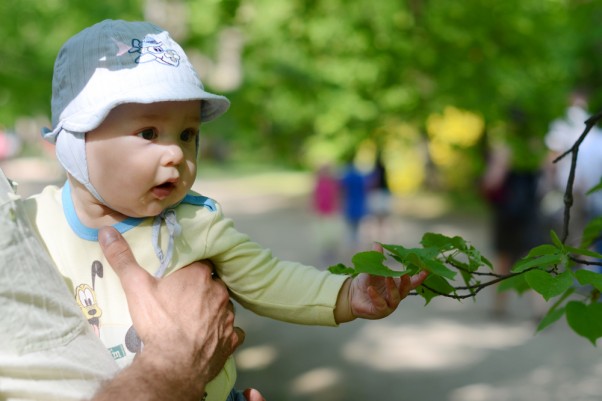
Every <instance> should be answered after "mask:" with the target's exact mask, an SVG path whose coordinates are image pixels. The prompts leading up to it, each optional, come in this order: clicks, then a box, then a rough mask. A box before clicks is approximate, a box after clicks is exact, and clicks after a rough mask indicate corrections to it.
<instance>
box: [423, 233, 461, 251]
mask: <svg viewBox="0 0 602 401" xmlns="http://www.w3.org/2000/svg"><path fill="white" fill-rule="evenodd" d="M420 244H422V246H423V247H424V248H436V249H438V250H439V251H441V252H443V251H449V250H452V249H466V241H465V240H464V239H462V238H461V237H458V236H456V237H448V236H446V235H443V234H437V233H425V234H424V235H423V236H422V240H421V241H420Z"/></svg>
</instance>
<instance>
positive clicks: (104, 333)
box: [27, 20, 425, 401]
mask: <svg viewBox="0 0 602 401" xmlns="http://www.w3.org/2000/svg"><path fill="white" fill-rule="evenodd" d="M228 107H229V101H228V100H227V99H226V98H225V97H223V96H218V95H214V94H211V93H208V92H206V91H205V90H204V88H203V85H202V83H201V81H200V80H199V78H198V76H197V74H196V72H195V70H194V69H193V67H192V65H191V64H190V62H189V61H188V59H187V57H186V54H185V53H184V51H183V50H182V48H181V47H180V46H179V45H178V44H177V43H176V42H174V41H173V40H172V39H171V37H170V36H169V34H168V33H167V32H166V31H164V30H163V29H161V28H159V27H157V26H155V25H152V24H150V23H146V22H125V21H112V20H106V21H103V22H100V23H98V24H96V25H94V26H92V27H89V28H87V29H85V30H83V31H82V32H80V33H79V34H77V35H75V36H74V37H72V38H71V39H70V40H68V41H67V42H66V43H65V44H64V45H63V47H62V48H61V50H60V52H59V54H58V56H57V60H56V63H55V68H54V77H53V84H52V124H53V129H52V131H50V130H48V131H47V132H45V134H44V136H45V138H46V139H47V140H49V141H50V142H53V143H56V153H57V157H58V159H59V161H60V163H61V164H62V165H63V167H64V168H65V169H66V171H67V176H68V180H67V182H66V183H65V185H64V186H63V187H62V188H57V187H54V186H52V187H47V188H45V189H44V190H43V192H42V193H41V194H39V195H36V196H33V197H32V198H30V199H28V201H27V210H28V213H29V215H30V217H31V219H32V221H33V222H34V223H35V226H36V228H37V230H38V232H39V234H40V236H41V238H42V239H43V241H44V243H45V245H46V246H47V248H48V251H49V252H50V254H51V256H52V258H53V260H54V262H55V263H56V265H57V266H58V267H59V269H60V271H61V273H62V274H63V275H64V277H65V278H66V280H67V281H68V285H69V287H70V288H71V289H72V291H73V293H74V296H75V299H76V301H77V302H78V304H79V305H80V307H81V309H82V311H83V313H84V314H85V315H86V318H87V319H88V322H89V323H90V325H91V326H92V328H93V329H94V331H95V332H96V334H97V335H98V336H99V337H100V338H101V340H102V341H103V343H104V344H105V345H106V346H107V348H108V349H109V351H110V352H111V354H112V355H113V357H114V358H115V359H116V360H117V362H118V363H120V364H121V365H122V366H123V365H125V364H127V363H129V362H130V361H131V360H132V358H133V357H134V356H135V354H136V353H138V352H144V351H143V350H142V344H141V343H140V340H139V339H138V336H137V335H136V332H135V330H134V329H133V327H132V322H131V318H130V316H129V313H128V307H127V303H126V299H125V296H124V293H123V291H122V289H121V286H120V284H119V280H118V278H117V277H116V276H115V274H114V273H113V271H112V269H105V268H104V266H105V265H106V263H107V262H106V260H105V259H104V257H103V254H102V251H101V250H100V247H99V245H98V242H97V235H98V229H99V228H100V227H103V226H113V227H115V228H116V229H117V230H118V231H119V232H120V233H122V234H123V236H124V237H125V239H126V240H127V241H128V242H129V244H130V245H131V247H132V249H133V251H134V254H135V256H136V258H137V260H138V262H139V263H140V264H141V265H142V266H145V267H147V268H151V269H154V270H153V273H154V274H155V276H156V277H162V276H164V275H166V274H169V273H171V272H173V271H174V270H176V269H179V268H181V267H184V266H186V265H188V264H189V263H191V262H194V261H196V260H201V259H210V260H211V261H212V262H213V264H214V266H215V270H216V273H217V275H219V277H220V278H221V279H222V280H223V281H224V283H225V284H226V285H227V286H228V288H229V290H230V292H231V294H232V297H233V298H234V299H236V300H237V301H238V302H239V303H240V304H241V305H243V306H244V307H245V308H248V309H250V310H252V311H253V312H255V313H257V314H260V315H263V316H268V317H271V318H274V319H279V320H283V321H287V322H293V323H301V324H311V325H330V326H335V325H337V324H339V323H343V322H347V321H350V320H353V319H355V318H356V317H362V318H367V319H378V318H382V317H385V316H387V315H389V314H390V313H391V312H393V311H394V310H395V309H396V308H397V306H398V304H399V302H400V301H401V300H402V299H403V298H404V297H405V296H406V295H407V294H408V292H409V291H410V290H411V289H413V288H415V287H416V286H418V285H420V283H421V282H422V280H424V278H425V274H423V273H421V274H419V275H416V276H414V277H413V278H412V279H410V278H409V277H408V276H404V277H402V278H401V279H391V278H387V279H385V278H381V277H373V276H369V275H360V276H357V277H355V278H353V279H351V278H348V277H345V276H339V275H334V274H331V273H329V272H326V271H320V270H318V269H316V268H314V267H311V266H304V265H301V264H299V263H293V262H284V261H281V260H278V259H276V258H274V257H273V256H272V255H271V253H270V251H269V250H266V249H264V248H262V247H260V246H259V245H257V244H256V243H254V242H252V241H250V239H249V238H248V237H247V236H246V235H244V234H241V233H240V232H238V231H236V230H235V228H234V226H233V223H232V221H231V220H229V219H227V218H225V217H224V216H223V214H222V210H221V208H220V206H219V204H218V203H216V202H215V201H214V200H212V199H209V198H207V197H205V196H202V195H200V194H197V193H194V192H192V191H191V187H192V185H193V183H194V181H195V175H196V167H197V166H196V159H197V154H198V149H199V127H200V125H201V123H202V122H207V121H210V120H212V119H214V118H216V117H218V116H219V115H221V114H223V113H224V112H225V111H226V110H227V109H228ZM174 296H177V294H174ZM182 313H186V311H182ZM166 324H168V322H166ZM157 330H161V327H157ZM82 358H85V355H82ZM235 379H236V372H235V367H234V363H233V361H232V360H230V361H229V362H228V363H227V364H226V366H225V367H224V369H223V371H222V372H221V373H220V374H219V375H218V376H217V377H216V378H215V379H214V380H213V381H212V382H211V383H209V385H208V386H207V388H206V390H207V393H208V395H207V397H206V399H207V400H215V401H223V400H227V399H229V400H237V399H240V400H242V399H244V398H240V397H242V395H241V394H240V393H239V392H237V391H236V390H234V389H233V386H234V382H235Z"/></svg>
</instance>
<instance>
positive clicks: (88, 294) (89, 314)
mask: <svg viewBox="0 0 602 401" xmlns="http://www.w3.org/2000/svg"><path fill="white" fill-rule="evenodd" d="M91 273H92V286H90V285H89V284H85V283H84V284H80V285H78V286H77V287H76V288H75V300H76V301H77V304H78V305H79V307H80V308H81V310H82V312H83V314H84V316H85V317H86V319H88V323H90V326H91V327H92V330H94V333H95V334H96V336H100V317H101V316H102V309H100V306H98V302H97V300H96V292H95V290H94V288H95V280H96V276H98V277H100V278H102V276H103V266H102V263H100V262H99V261H98V260H95V261H94V262H92V268H91Z"/></svg>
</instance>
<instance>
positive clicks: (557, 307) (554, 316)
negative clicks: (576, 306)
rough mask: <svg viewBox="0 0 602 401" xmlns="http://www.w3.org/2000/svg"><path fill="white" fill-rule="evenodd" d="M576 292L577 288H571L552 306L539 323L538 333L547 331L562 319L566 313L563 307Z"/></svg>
mask: <svg viewBox="0 0 602 401" xmlns="http://www.w3.org/2000/svg"><path fill="white" fill-rule="evenodd" d="M574 292H575V287H571V288H569V289H568V290H566V291H565V292H564V294H562V296H561V297H560V298H558V300H557V301H556V302H554V305H552V307H551V308H550V309H549V310H548V313H546V315H545V316H544V317H543V319H542V320H541V322H539V325H538V326H537V331H541V330H543V329H545V328H546V327H548V326H550V325H551V324H552V323H554V322H556V321H557V320H558V319H560V318H561V317H562V315H563V314H564V313H565V312H566V308H565V307H564V306H561V305H562V303H563V302H564V301H565V300H566V299H567V298H568V297H570V296H571V295H572V294H573V293H574Z"/></svg>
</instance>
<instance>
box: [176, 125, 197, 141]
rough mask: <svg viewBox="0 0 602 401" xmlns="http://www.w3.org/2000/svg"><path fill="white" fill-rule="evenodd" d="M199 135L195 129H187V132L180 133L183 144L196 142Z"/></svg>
mask: <svg viewBox="0 0 602 401" xmlns="http://www.w3.org/2000/svg"><path fill="white" fill-rule="evenodd" d="M197 135H198V131H197V130H194V129H192V128H191V129H187V130H185V131H182V133H180V140H181V141H182V142H192V141H194V140H195V138H196V136H197Z"/></svg>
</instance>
